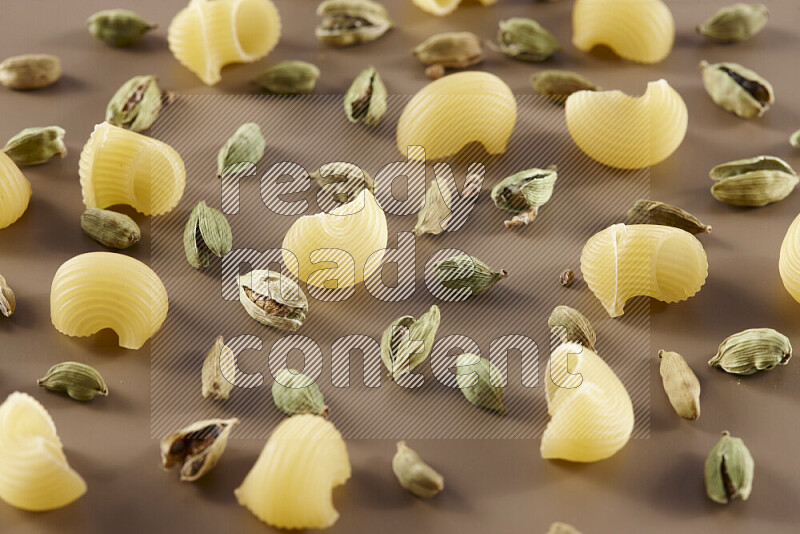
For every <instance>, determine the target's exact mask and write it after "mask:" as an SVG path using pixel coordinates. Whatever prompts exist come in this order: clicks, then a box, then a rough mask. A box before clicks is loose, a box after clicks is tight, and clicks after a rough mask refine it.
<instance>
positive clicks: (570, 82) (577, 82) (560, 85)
mask: <svg viewBox="0 0 800 534" xmlns="http://www.w3.org/2000/svg"><path fill="white" fill-rule="evenodd" d="M531 84H532V85H533V90H534V91H536V92H537V93H539V94H540V95H544V96H549V97H551V98H553V99H555V100H557V101H559V102H564V101H566V99H567V97H568V96H569V95H571V94H572V93H576V92H578V91H597V90H599V89H600V88H599V87H598V86H597V85H595V84H594V83H592V82H591V81H589V80H588V79H586V78H585V77H583V76H581V75H580V74H578V73H577V72H570V71H568V70H543V71H540V72H537V73H535V74H533V75H531Z"/></svg>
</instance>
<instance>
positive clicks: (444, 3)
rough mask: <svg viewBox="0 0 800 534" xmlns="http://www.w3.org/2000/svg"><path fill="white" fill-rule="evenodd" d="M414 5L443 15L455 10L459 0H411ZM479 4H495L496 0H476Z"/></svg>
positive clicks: (431, 12)
mask: <svg viewBox="0 0 800 534" xmlns="http://www.w3.org/2000/svg"><path fill="white" fill-rule="evenodd" d="M412 1H413V2H414V5H416V6H417V7H418V8H420V9H421V10H422V11H424V12H425V13H430V14H431V15H437V16H439V17H443V16H444V15H449V14H450V13H452V12H453V11H455V10H456V8H457V7H458V5H459V4H460V3H461V0H412ZM478 1H479V2H480V3H481V4H483V5H485V6H489V5H492V4H496V3H497V0H478Z"/></svg>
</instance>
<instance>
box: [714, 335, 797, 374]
mask: <svg viewBox="0 0 800 534" xmlns="http://www.w3.org/2000/svg"><path fill="white" fill-rule="evenodd" d="M791 357H792V343H791V342H790V341H789V338H788V337H786V336H784V335H783V334H781V333H780V332H778V331H777V330H773V329H772V328H750V329H748V330H743V331H742V332H739V333H738V334H733V335H732V336H730V337H727V338H725V340H724V341H723V342H722V343H721V344H720V346H719V349H718V350H717V354H716V355H715V356H714V357H713V358H711V359H710V360H709V361H708V365H709V366H711V367H719V368H721V369H722V370H723V371H726V372H728V373H732V374H736V375H752V374H754V373H757V372H758V371H769V370H770V369H772V368H774V367H775V366H777V365H786V364H787V363H789V360H790V359H791Z"/></svg>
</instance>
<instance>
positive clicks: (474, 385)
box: [455, 354, 508, 415]
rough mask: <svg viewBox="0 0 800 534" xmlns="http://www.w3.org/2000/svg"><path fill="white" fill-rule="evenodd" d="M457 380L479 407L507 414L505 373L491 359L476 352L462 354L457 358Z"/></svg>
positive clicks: (467, 396)
mask: <svg viewBox="0 0 800 534" xmlns="http://www.w3.org/2000/svg"><path fill="white" fill-rule="evenodd" d="M455 375H456V382H457V383H458V387H459V389H460V390H461V393H463V394H464V396H465V397H466V398H467V400H468V401H469V402H471V403H472V404H473V405H475V406H477V407H478V408H483V409H484V410H488V411H490V412H496V413H499V414H501V415H503V414H505V413H506V412H507V411H508V409H507V408H506V407H505V405H504V404H503V397H504V396H505V393H506V389H505V386H504V385H503V375H502V374H501V373H500V370H499V369H497V367H495V366H494V365H493V364H492V363H491V362H490V361H489V360H487V359H486V358H481V357H480V356H477V355H475V354H461V355H460V356H459V357H458V358H457V359H456V369H455Z"/></svg>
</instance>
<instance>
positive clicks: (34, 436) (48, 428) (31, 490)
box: [0, 392, 86, 512]
mask: <svg viewBox="0 0 800 534" xmlns="http://www.w3.org/2000/svg"><path fill="white" fill-rule="evenodd" d="M0 457H1V458H3V461H2V462H0V499H2V500H4V501H5V502H7V503H8V504H10V505H11V506H14V507H16V508H21V509H22V510H29V511H33V512H44V511H47V510H55V509H56V508H61V507H63V506H66V505H68V504H70V503H72V502H73V501H75V500H76V499H78V498H80V497H81V496H82V495H83V494H84V493H86V482H84V480H83V478H81V476H80V475H79V474H78V473H76V472H75V471H74V470H73V469H72V468H71V467H70V466H69V464H68V463H67V458H66V456H64V450H63V447H62V445H61V440H60V439H58V434H56V427H55V425H54V424H53V420H52V419H51V418H50V414H48V413H47V410H45V409H44V407H43V406H42V405H41V404H39V402H38V401H36V400H35V399H34V398H33V397H31V396H30V395H28V394H27V393H19V392H17V393H12V394H11V395H9V396H8V398H7V399H6V400H5V402H4V403H3V404H2V405H0Z"/></svg>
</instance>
